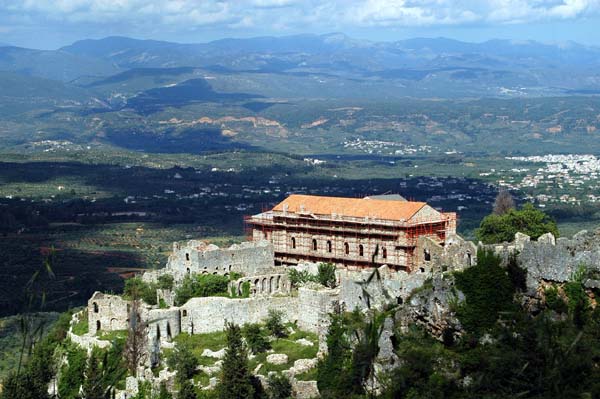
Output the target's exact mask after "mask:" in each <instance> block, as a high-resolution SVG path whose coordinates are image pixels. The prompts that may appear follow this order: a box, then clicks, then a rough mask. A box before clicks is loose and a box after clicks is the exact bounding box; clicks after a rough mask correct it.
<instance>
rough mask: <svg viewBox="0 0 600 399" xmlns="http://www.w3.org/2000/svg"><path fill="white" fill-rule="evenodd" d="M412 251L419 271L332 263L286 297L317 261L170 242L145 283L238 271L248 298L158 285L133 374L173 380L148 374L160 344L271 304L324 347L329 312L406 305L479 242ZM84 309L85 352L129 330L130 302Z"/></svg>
mask: <svg viewBox="0 0 600 399" xmlns="http://www.w3.org/2000/svg"><path fill="white" fill-rule="evenodd" d="M417 251H418V253H417V254H416V258H417V259H418V268H416V269H415V270H412V271H404V270H402V271H398V270H396V269H394V268H389V267H387V266H386V265H383V266H380V267H377V268H366V269H364V270H355V269H352V268H338V269H337V271H336V278H337V283H338V284H337V287H336V288H333V289H331V288H325V287H323V286H320V285H310V284H308V285H306V286H303V287H300V288H299V289H298V290H297V293H295V294H293V295H292V290H291V284H290V281H289V277H288V276H289V274H288V272H289V269H290V268H292V267H293V268H296V269H297V270H307V271H309V272H311V273H313V274H315V273H316V271H317V264H314V263H301V264H299V265H295V266H285V265H280V266H276V263H275V261H274V250H273V246H272V244H271V243H269V242H268V241H257V242H244V243H242V244H239V245H232V246H230V247H229V248H223V249H221V248H219V247H217V246H215V245H212V244H207V243H205V242H202V241H197V240H191V241H188V242H186V243H174V244H173V252H172V254H171V255H170V256H169V259H168V262H167V265H166V267H165V268H163V269H159V270H154V271H148V272H146V273H144V274H143V275H142V279H143V280H144V281H146V282H156V281H157V280H158V278H159V277H160V276H161V275H164V274H169V275H171V276H173V278H174V283H175V286H177V285H178V284H180V283H181V282H182V281H183V279H184V278H185V277H186V276H189V275H198V274H218V275H224V276H228V275H230V274H231V273H239V274H240V275H241V276H242V277H240V278H239V279H237V280H235V281H232V282H231V283H230V286H229V289H230V290H232V291H233V292H235V293H236V294H237V295H241V294H242V291H243V286H244V284H246V286H248V285H249V287H250V292H249V294H250V295H249V297H248V298H237V297H234V298H229V297H218V296H214V297H202V298H191V299H190V300H189V301H187V302H186V303H184V304H182V305H181V306H175V305H174V291H173V290H158V292H157V295H158V299H163V301H164V302H165V303H166V304H167V305H168V308H166V309H161V308H160V307H159V306H150V305H147V304H142V305H141V307H140V308H139V309H138V311H139V315H140V317H141V321H142V322H143V323H144V325H145V326H146V347H147V348H146V352H147V353H146V356H144V364H141V365H140V371H139V373H138V376H142V378H145V379H147V380H150V381H152V383H153V385H156V386H158V384H159V383H160V381H164V380H168V379H170V378H171V379H172V377H173V376H172V375H171V374H169V373H168V372H167V371H166V370H163V371H161V373H160V374H159V376H158V377H155V376H153V375H152V372H151V371H150V370H151V367H152V366H153V365H155V364H156V362H157V359H158V355H157V354H158V353H160V350H161V348H172V347H173V342H172V340H173V339H174V338H175V337H176V336H177V335H178V334H180V333H181V332H185V333H188V334H202V333H210V332H216V331H222V330H223V329H224V327H225V322H226V321H234V322H235V323H237V324H240V325H242V324H245V323H256V322H260V321H263V320H265V319H266V317H267V316H268V313H269V310H271V309H272V310H278V311H280V312H281V314H282V315H283V318H284V320H285V321H286V322H292V323H295V324H296V326H297V327H298V328H300V329H301V330H304V331H309V332H313V333H315V334H317V336H318V337H319V346H320V350H321V352H322V351H325V350H326V344H325V336H326V333H327V329H328V326H329V315H330V314H331V313H332V312H334V311H339V310H340V309H343V310H346V311H352V310H354V309H357V308H358V309H360V310H363V311H366V310H367V309H377V308H381V307H383V306H386V305H387V304H389V303H390V302H393V303H396V304H404V303H406V302H407V301H408V300H409V299H410V297H411V293H412V292H413V291H414V290H415V289H416V288H418V287H421V286H422V285H423V283H424V282H425V281H426V280H427V279H431V278H434V277H435V276H439V275H441V274H443V273H444V272H446V271H455V270H462V269H464V268H465V267H469V266H470V265H472V264H474V263H475V262H476V253H477V246H475V245H474V244H473V243H471V242H468V241H465V240H463V239H462V238H461V237H459V236H458V235H455V234H453V235H451V236H449V237H448V240H447V243H446V245H443V246H442V245H440V244H438V243H437V242H435V241H434V240H431V239H428V238H427V237H422V238H421V239H420V240H419V243H418V246H417ZM87 314H88V321H89V331H88V334H86V335H85V336H83V337H80V336H76V335H74V334H70V336H71V337H72V339H73V340H74V342H77V343H79V344H80V345H82V346H84V347H87V348H88V349H90V348H91V346H93V345H100V346H102V345H104V346H106V341H101V340H98V339H96V335H97V334H98V333H102V332H104V331H116V330H125V329H127V328H128V326H129V323H130V319H131V317H132V303H131V301H129V300H126V299H124V298H123V297H121V296H118V295H108V294H103V293H100V292H96V293H94V295H93V296H92V297H91V298H90V300H89V301H88V307H87ZM76 317H80V315H76ZM393 324H394V323H393V322H392V320H391V319H390V320H389V321H387V322H386V326H388V327H389V329H391V328H393ZM390 326H391V327H390ZM392 336H393V332H392V331H391V330H390V331H387V330H386V331H385V334H383V335H382V337H383V338H382V340H383V341H385V342H382V343H381V344H382V345H383V346H384V347H389V346H390V345H389V342H387V341H389V340H390V339H391V338H390V337H392ZM386 337H387V338H386ZM386 345H387V346H386ZM390 356H391V357H393V356H392V355H391V354H389V353H388V354H382V356H381V362H384V363H385V362H387V363H390V359H391V357H390ZM307 361H308V360H307ZM392 363H393V359H392ZM292 382H293V384H294V388H295V389H296V391H298V392H304V393H305V394H303V395H301V396H297V397H313V396H315V394H318V392H316V393H315V390H316V385H315V384H313V383H309V382H302V381H295V380H294V379H293V378H292ZM128 386H131V387H134V386H136V383H135V382H134V381H128ZM134 391H135V390H134V389H133V388H131V389H128V390H126V391H125V392H120V393H119V395H121V396H120V397H122V398H127V397H129V396H132V395H133V394H132V392H134Z"/></svg>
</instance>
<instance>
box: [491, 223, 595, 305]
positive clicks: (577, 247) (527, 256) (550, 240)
mask: <svg viewBox="0 0 600 399" xmlns="http://www.w3.org/2000/svg"><path fill="white" fill-rule="evenodd" d="M517 238H518V240H515V242H516V243H515V244H514V245H513V247H510V246H502V247H501V248H499V247H498V246H496V247H495V250H496V251H497V252H498V251H499V253H500V254H501V255H502V256H503V257H506V253H507V252H509V251H512V252H513V253H516V254H517V260H518V262H519V264H520V265H521V267H523V268H525V269H526V270H527V290H528V293H529V294H530V295H535V293H536V291H537V289H538V286H539V284H540V282H543V281H550V282H555V283H563V282H566V281H569V280H570V279H571V278H572V276H573V274H574V273H575V272H576V271H577V270H578V269H579V268H580V267H581V266H582V265H583V266H585V268H586V269H587V270H588V274H590V275H591V276H594V275H595V276H600V230H597V231H595V232H588V231H585V230H584V231H581V232H579V233H577V234H575V235H574V236H573V238H572V239H567V238H558V239H555V238H554V236H553V235H552V234H550V233H547V234H544V235H543V236H541V237H540V238H538V240H537V241H531V240H530V239H529V237H527V236H525V235H523V234H521V235H520V237H517ZM596 278H597V277H596ZM597 283H599V281H598V280H596V279H594V278H589V279H588V280H586V281H584V284H585V285H587V286H590V287H591V286H594V285H596V284H597Z"/></svg>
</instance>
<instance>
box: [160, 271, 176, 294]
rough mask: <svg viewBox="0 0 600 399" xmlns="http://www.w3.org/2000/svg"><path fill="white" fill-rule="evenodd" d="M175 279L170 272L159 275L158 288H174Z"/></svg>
mask: <svg viewBox="0 0 600 399" xmlns="http://www.w3.org/2000/svg"><path fill="white" fill-rule="evenodd" d="M174 281H175V279H174V278H173V276H171V275H170V274H161V275H160V276H158V288H160V289H163V290H171V289H173V282H174Z"/></svg>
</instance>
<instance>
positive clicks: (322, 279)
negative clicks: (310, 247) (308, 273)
mask: <svg viewBox="0 0 600 399" xmlns="http://www.w3.org/2000/svg"><path fill="white" fill-rule="evenodd" d="M335 269H336V267H335V265H333V264H331V263H321V264H319V274H318V275H317V279H318V280H319V283H321V285H324V286H325V287H329V288H334V287H335V285H336V282H337V280H336V278H335Z"/></svg>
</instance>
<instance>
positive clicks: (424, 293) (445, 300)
mask: <svg viewBox="0 0 600 399" xmlns="http://www.w3.org/2000/svg"><path fill="white" fill-rule="evenodd" d="M464 299H465V297H464V294H463V293H462V292H460V291H459V290H458V289H456V287H455V284H454V277H453V276H452V275H449V274H446V275H438V276H435V277H433V278H432V279H429V280H427V281H426V282H425V284H423V286H422V287H421V288H419V289H417V290H415V291H414V292H413V294H412V295H411V296H410V297H409V298H408V300H407V302H406V303H405V304H404V306H402V307H401V308H400V309H399V310H398V311H397V312H396V315H395V320H396V324H397V325H398V326H400V329H401V330H404V331H405V330H407V329H408V327H409V326H410V325H411V324H419V325H422V326H423V327H425V329H426V330H427V331H429V333H431V335H433V336H434V337H437V338H439V339H441V338H442V337H443V335H444V334H445V333H446V332H451V333H453V334H456V333H458V332H459V331H460V330H461V325H460V322H459V321H458V319H457V318H456V315H455V314H454V311H453V308H452V306H453V304H456V303H459V302H462V301H464Z"/></svg>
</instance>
